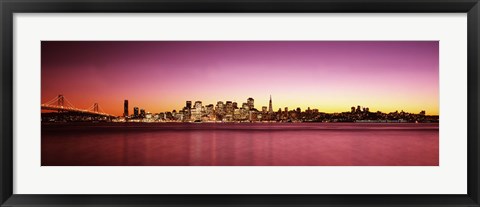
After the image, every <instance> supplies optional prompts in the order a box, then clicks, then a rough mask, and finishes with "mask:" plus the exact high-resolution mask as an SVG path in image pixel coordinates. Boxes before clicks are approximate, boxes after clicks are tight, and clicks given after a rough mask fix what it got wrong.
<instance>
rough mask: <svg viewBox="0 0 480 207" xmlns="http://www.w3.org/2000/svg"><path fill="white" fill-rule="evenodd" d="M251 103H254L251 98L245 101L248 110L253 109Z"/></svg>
mask: <svg viewBox="0 0 480 207" xmlns="http://www.w3.org/2000/svg"><path fill="white" fill-rule="evenodd" d="M253 102H254V100H253V98H248V99H247V104H248V107H249V108H250V109H253V108H254V104H253Z"/></svg>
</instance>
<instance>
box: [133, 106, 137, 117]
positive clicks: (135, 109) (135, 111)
mask: <svg viewBox="0 0 480 207" xmlns="http://www.w3.org/2000/svg"><path fill="white" fill-rule="evenodd" d="M133 117H134V118H138V107H136V106H135V107H133Z"/></svg>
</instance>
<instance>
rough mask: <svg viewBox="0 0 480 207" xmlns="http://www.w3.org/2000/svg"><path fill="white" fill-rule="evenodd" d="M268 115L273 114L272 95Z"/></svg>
mask: <svg viewBox="0 0 480 207" xmlns="http://www.w3.org/2000/svg"><path fill="white" fill-rule="evenodd" d="M268 113H271V114H272V113H273V108H272V95H270V102H269V103H268Z"/></svg>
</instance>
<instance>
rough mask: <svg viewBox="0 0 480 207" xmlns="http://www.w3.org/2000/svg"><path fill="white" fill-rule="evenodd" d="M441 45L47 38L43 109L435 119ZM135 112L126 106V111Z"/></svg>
mask: <svg viewBox="0 0 480 207" xmlns="http://www.w3.org/2000/svg"><path fill="white" fill-rule="evenodd" d="M438 50H439V43H438V42H437V41H390V42H385V41H377V42H375V41H155V42H149V41H147V42H134V41H125V42H116V41H115V42H105V41H99V42H95V41H81V42H73V41H58V42H52V41H44V42H42V103H45V102H47V101H49V100H50V99H52V98H54V97H55V96H57V95H58V94H63V95H64V96H65V97H66V98H67V99H68V100H69V101H70V102H72V103H73V104H74V105H75V106H76V107H78V108H88V107H89V106H90V105H92V104H93V103H94V102H98V103H99V104H100V106H101V107H102V108H103V109H104V110H105V112H107V113H113V114H116V115H121V114H122V110H123V100H124V99H128V100H129V102H130V108H133V106H138V107H140V108H145V109H146V111H150V112H161V111H171V110H173V109H176V110H180V109H181V108H182V107H183V106H184V104H185V101H186V100H192V101H196V100H201V101H203V103H204V104H210V103H213V104H215V103H216V101H217V100H222V101H227V100H231V101H237V102H238V104H239V105H241V103H242V102H246V99H247V98H248V97H253V98H254V99H255V107H256V108H259V109H261V106H268V98H269V95H272V98H273V103H274V109H275V110H278V108H282V109H283V108H284V107H289V108H291V109H293V108H296V107H301V108H302V110H304V109H306V107H311V108H317V109H319V110H320V111H324V112H341V111H348V110H349V108H350V107H351V106H354V105H355V106H356V105H361V106H365V107H369V108H370V110H373V111H377V110H380V111H383V112H390V111H395V110H405V111H408V112H414V113H418V112H420V110H426V111H427V114H438V107H439V104H438V101H439V100H438V97H439V96H438V94H439V91H438V87H439V82H438V81H439V75H438V71H439V66H438V64H439V60H438V54H439V51H438ZM130 111H132V109H130Z"/></svg>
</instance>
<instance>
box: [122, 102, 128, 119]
mask: <svg viewBox="0 0 480 207" xmlns="http://www.w3.org/2000/svg"><path fill="white" fill-rule="evenodd" d="M123 116H124V117H127V116H128V100H125V101H124V102H123Z"/></svg>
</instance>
